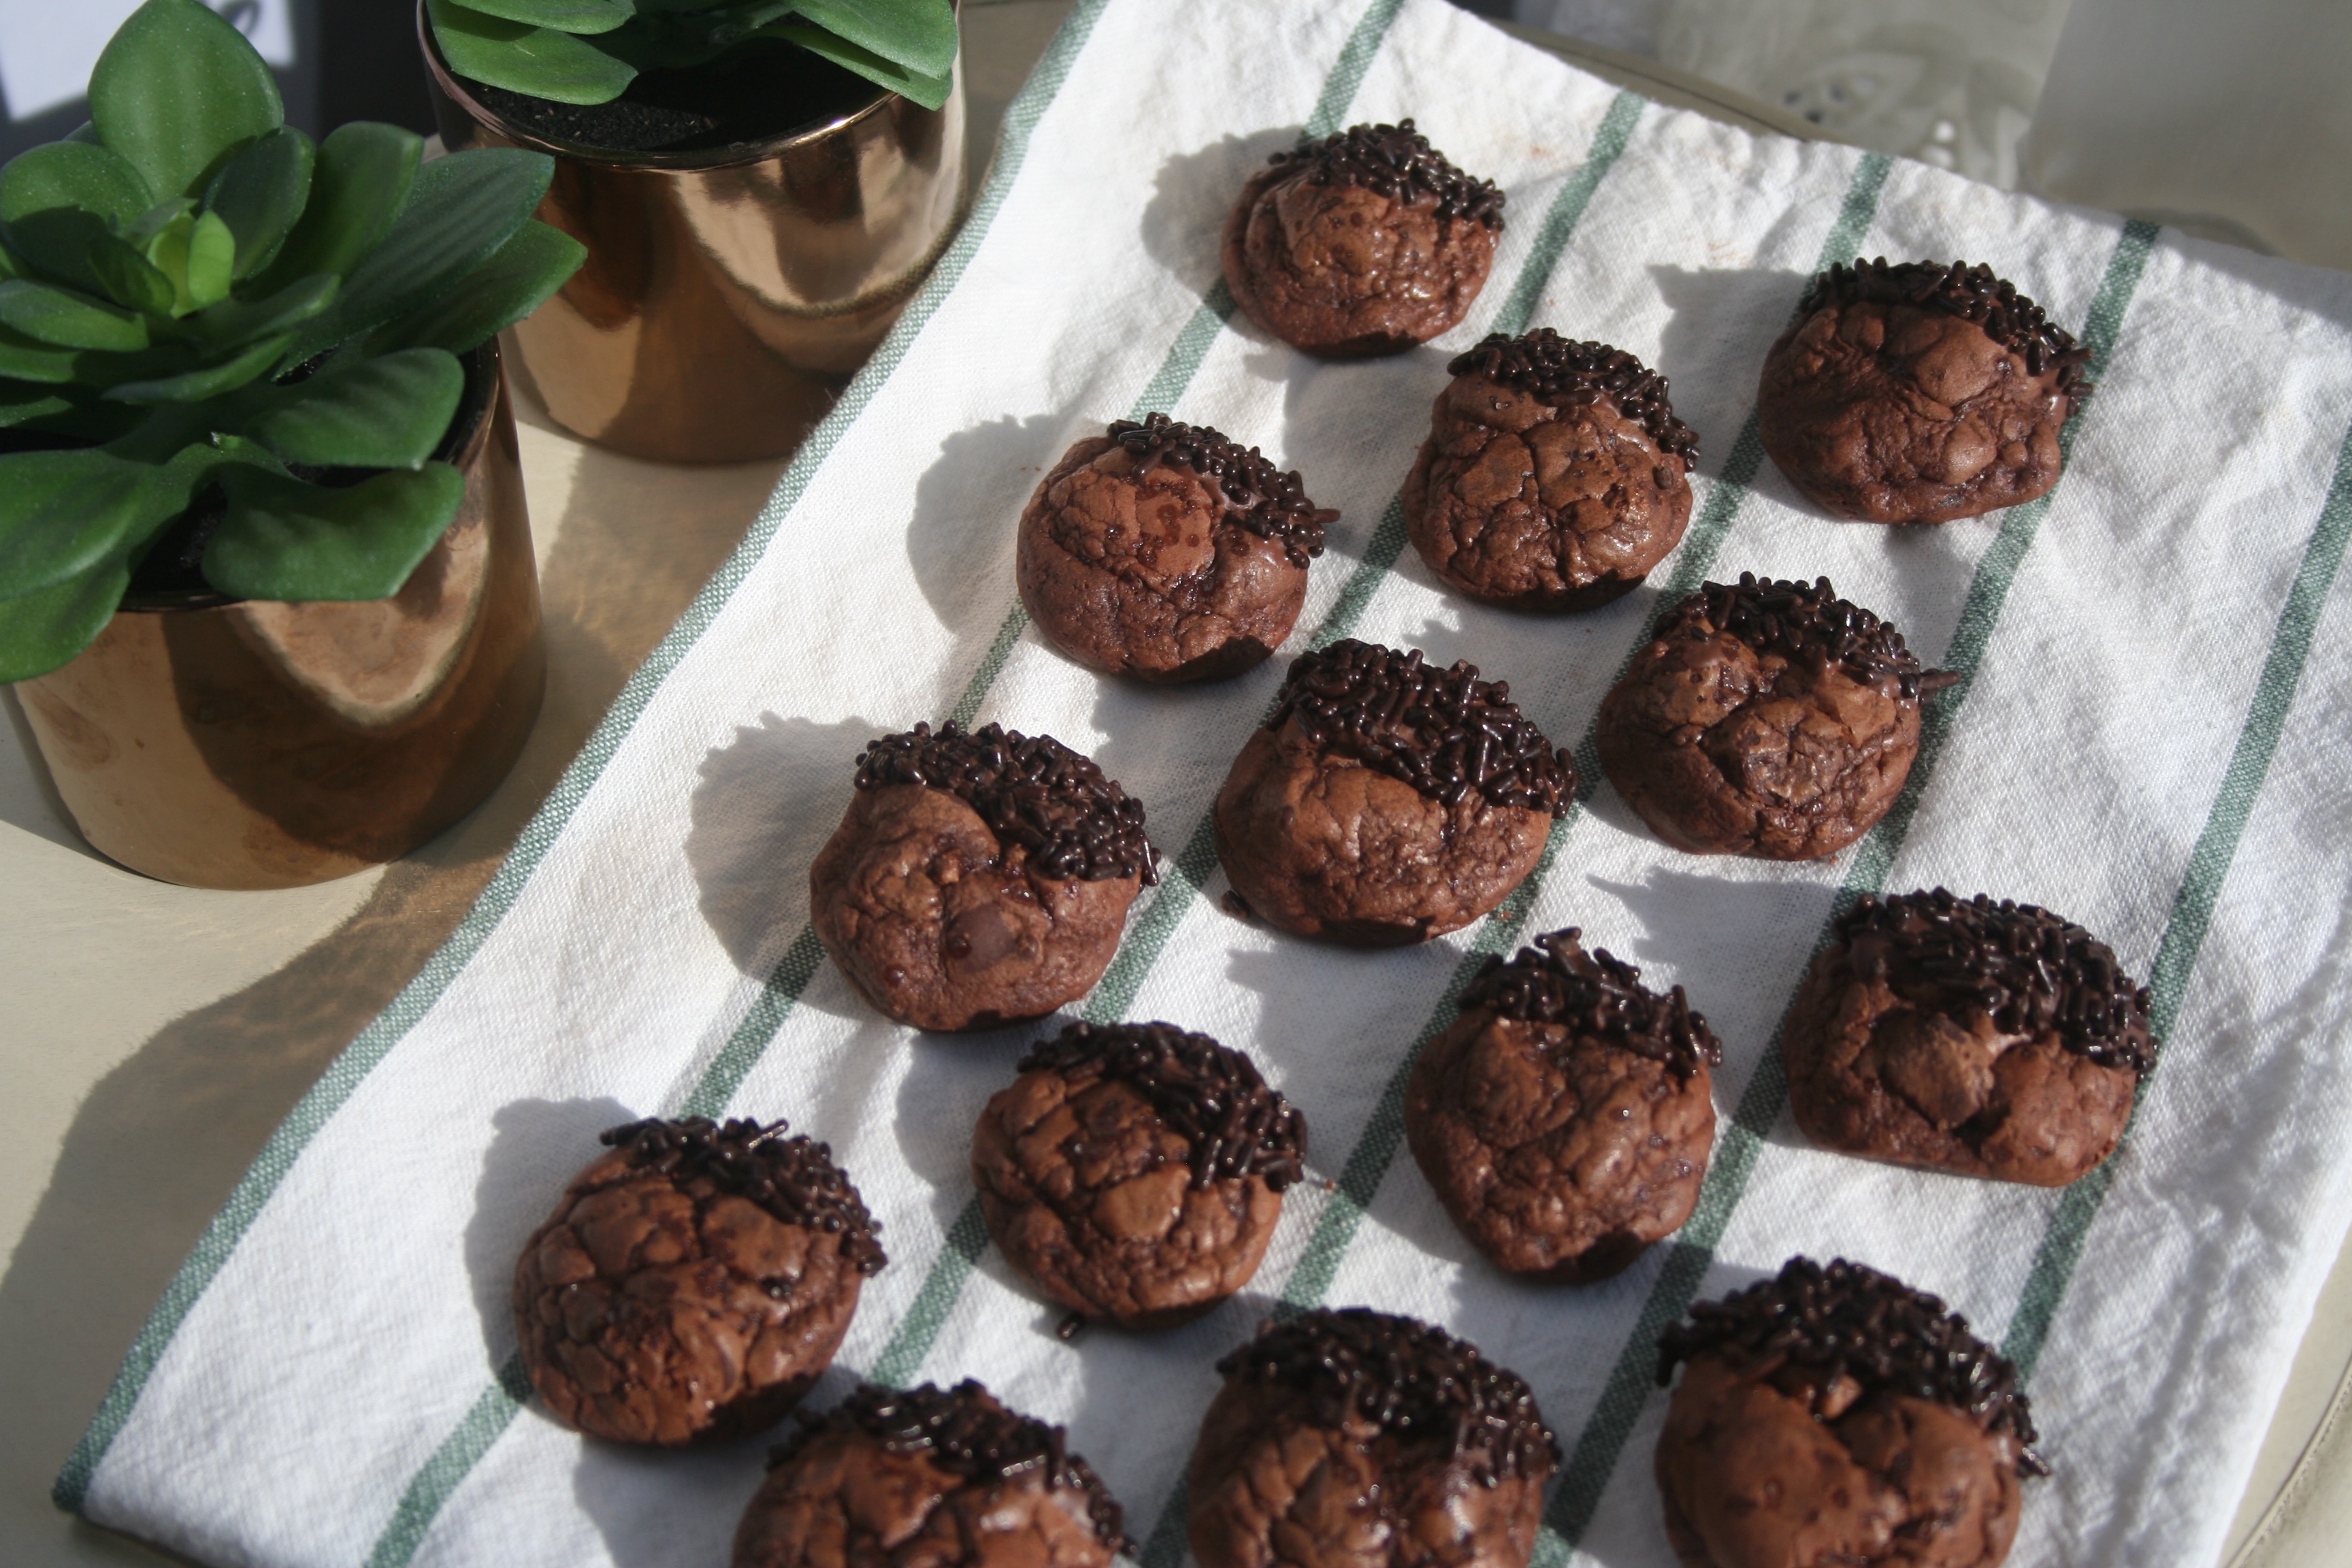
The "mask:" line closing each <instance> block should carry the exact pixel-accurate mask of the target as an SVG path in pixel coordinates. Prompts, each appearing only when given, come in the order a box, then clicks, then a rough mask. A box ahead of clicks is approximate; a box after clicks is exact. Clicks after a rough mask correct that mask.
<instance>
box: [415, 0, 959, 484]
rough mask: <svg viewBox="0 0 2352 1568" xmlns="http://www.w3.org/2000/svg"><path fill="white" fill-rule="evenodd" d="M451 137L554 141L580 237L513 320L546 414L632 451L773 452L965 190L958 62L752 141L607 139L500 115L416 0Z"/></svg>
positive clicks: (886, 309) (881, 311) (880, 316)
mask: <svg viewBox="0 0 2352 1568" xmlns="http://www.w3.org/2000/svg"><path fill="white" fill-rule="evenodd" d="M416 27H417V37H418V41H419V42H420V44H421V45H422V46H423V48H424V53H425V74H426V78H427V81H428V83H429V85H430V87H431V89H432V96H433V100H434V105H433V107H434V117H435V120H436V123H437V124H438V125H439V127H440V131H441V139H442V141H443V142H444V143H445V144H446V145H447V147H448V148H449V150H450V151H452V152H457V151H459V150H461V149H464V148H468V147H525V148H530V149H531V150H533V151H535V152H541V153H552V154H553V155H554V157H555V160H556V163H555V181H554V184H552V185H551V186H550V187H549V188H548V193H547V199H546V200H545V201H544V202H542V203H541V205H540V209H539V216H540V218H541V221H543V222H546V223H549V224H552V225H553V226H556V227H557V228H560V229H562V231H563V232H564V233H566V234H568V235H571V236H572V237H573V238H575V239H577V240H579V241H580V242H581V243H582V244H583V245H585V246H586V247H588V260H587V263H586V264H585V265H584V266H583V267H582V268H581V269H580V271H579V272H578V273H577V274H575V275H574V276H573V278H572V280H571V281H570V282H569V283H566V284H565V285H564V286H563V288H562V291H561V292H560V293H558V294H557V295H556V296H555V298H553V299H551V300H549V301H548V302H547V303H546V304H544V305H541V307H540V308H539V309H538V310H536V311H535V312H533V313H532V314H531V316H530V318H529V319H528V320H526V321H523V322H521V323H520V325H518V326H517V327H515V328H514V329H513V331H514V338H513V342H514V345H515V347H516V349H517V350H518V351H519V353H520V359H521V362H522V366H521V368H522V369H523V370H525V371H527V372H528V373H529V374H530V379H531V382H532V384H533V385H534V386H535V387H536V389H537V390H538V393H539V395H540V397H541V400H542V401H544V403H545V404H546V405H547V410H548V412H549V413H550V414H551V415H552V416H554V417H555V419H556V420H557V421H558V422H559V423H560V424H562V426H565V427H566V428H567V429H570V430H572V431H575V432H577V433H578V434H579V435H581V436H583V437H587V438H588V439H589V440H592V441H594V442H597V443H599V444H600V445H603V446H605V447H611V448H613V449H614V450H615V451H619V452H625V453H628V454H629V455H631V456H633V457H639V458H658V459H662V460H665V461H669V462H688V463H711V462H734V461H740V460H743V459H747V458H772V457H780V456H782V455H783V454H784V453H786V452H789V451H791V450H792V449H793V447H796V446H798V445H799V444H800V440H801V437H803V435H805V434H806V433H807V432H808V429H809V427H810V426H812V425H814V424H815V423H816V421H817V420H818V419H820V418H822V417H823V416H824V411H825V410H826V409H827V408H829V407H830V406H832V404H833V400H834V398H835V395H838V393H839V392H840V390H841V388H842V386H843V385H844V384H845V383H846V382H847V380H848V378H849V374H850V373H851V372H853V371H855V370H856V368H857V367H858V366H859V365H860V364H862V363H865V359H866V355H867V354H868V353H872V352H873V349H874V346H875V345H876V344H877V343H878V342H881V341H882V337H883V334H885V333H886V332H887V331H889V330H890V324H891V323H892V322H893V321H897V320H898V312H899V311H900V310H904V309H905V308H906V304H907V301H908V300H909V299H910V298H911V297H912V296H913V294H914V291H915V289H916V287H917V286H918V285H919V284H920V283H921V282H922V280H923V279H924V277H925V276H926V275H927V274H928V273H929V271H930V268H931V264H932V263H933V262H934V261H936V260H937V259H938V258H939V255H940V251H942V250H943V249H945V248H946V247H947V243H948V240H949V238H950V236H951V235H952V234H953V232H954V229H955V224H956V219H957V216H958V212H959V209H960V207H961V203H962V198H963V112H964V108H963V69H962V64H961V60H959V61H958V64H957V68H956V76H955V87H954V90H953V91H952V92H950V95H949V97H948V100H947V103H946V104H945V105H944V106H943V107H941V108H940V109H936V110H929V109H924V108H922V107H920V106H919V105H917V104H915V103H912V102H910V101H908V100H906V99H903V98H900V97H899V96H898V95H897V94H896V93H891V92H886V91H884V90H882V89H879V88H877V89H875V96H874V98H873V99H872V100H871V101H869V102H867V103H866V105H865V106H864V107H862V108H860V109H857V110H855V111H853V112H851V113H848V114H845V115H843V116H841V117H839V118H837V119H833V120H828V121H824V122H822V123H819V124H813V125H809V126H804V127H803V128H802V129H800V130H797V131H794V132H788V133H785V134H783V135H780V136H776V137H772V138H771V139H769V140H767V141H764V142H757V143H754V144H751V145H749V146H736V147H731V148H724V149H719V150H714V151H709V152H695V153H617V152H612V151H609V150H604V149H599V148H595V147H592V146H587V145H584V144H582V143H578V142H563V141H558V140H551V139H550V138H548V137H545V136H542V135H540V134H537V133H535V132H530V131H528V130H525V129H523V128H520V127H519V126H516V125H513V124H510V123H509V122H508V121H505V120H504V119H502V118H500V116H499V114H497V113H496V112H495V111H494V110H490V109H489V108H488V107H487V106H485V105H484V104H482V103H481V102H479V101H478V100H477V99H475V98H474V96H473V95H472V94H471V93H469V92H468V91H467V89H466V86H465V84H464V83H463V82H462V81H460V80H459V79H457V77H456V76H455V75H453V74H452V73H451V72H450V70H449V68H448V66H447V64H446V62H445V61H444V60H443V59H442V58H441V52H440V49H439V47H438V46H437V45H436V43H435V42H434V38H433V28H432V26H431V24H430V23H429V22H428V21H427V20H426V18H425V7H424V5H423V4H422V3H421V0H420V3H419V5H418V6H417V10H416Z"/></svg>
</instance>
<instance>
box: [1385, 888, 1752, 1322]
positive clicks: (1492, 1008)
mask: <svg viewBox="0 0 2352 1568" xmlns="http://www.w3.org/2000/svg"><path fill="white" fill-rule="evenodd" d="M1577 936H1578V932H1577V930H1576V928H1575V927H1574V926H1570V928H1569V929H1568V930H1566V931H1553V932H1551V933H1549V935H1546V936H1539V937H1538V938H1536V941H1535V945H1534V946H1533V947H1527V948H1521V949H1520V950H1519V955H1518V956H1517V958H1514V959H1512V960H1511V961H1510V962H1509V963H1505V962H1503V957H1502V955H1501V954H1500V953H1496V954H1494V955H1493V956H1491V957H1489V958H1488V959H1487V960H1486V967H1485V968H1484V969H1482V970H1480V971H1479V972H1478V974H1477V976H1476V977H1475V979H1473V980H1472V981H1471V982H1470V984H1468V985H1467V986H1466V987H1465V988H1464V990H1463V993H1462V1011H1461V1016H1459V1017H1457V1018H1455V1019H1454V1022H1453V1024H1452V1025H1451V1026H1448V1027H1447V1029H1446V1031H1445V1032H1444V1034H1442V1035H1440V1036H1438V1037H1437V1038H1435V1039H1434V1040H1432V1041H1431V1042H1430V1043H1429V1045H1428V1046H1427V1047H1425V1048H1424V1049H1423V1051H1422V1053H1421V1055H1420V1057H1419V1058H1417V1059H1416V1060H1415V1061H1414V1062H1413V1065H1412V1077H1411V1078H1410V1079H1407V1080H1406V1083H1405V1091H1404V1135H1405V1141H1406V1142H1407V1143H1408V1144H1410V1145H1411V1147H1412V1157H1413V1159H1414V1160H1415V1161H1416V1162H1417V1163H1419V1164H1420V1166H1421V1172H1422V1174H1423V1175H1424V1176H1427V1177H1428V1178H1429V1184H1430V1185H1431V1186H1433V1187H1434V1188H1436V1189H1437V1197H1438V1201H1439V1202H1440V1203H1442V1204H1444V1205H1445V1212H1446V1213H1447V1214H1448V1215H1451V1216H1452V1217H1453V1220H1454V1225H1455V1226H1458V1227H1459V1228H1460V1229H1461V1231H1462V1234H1463V1235H1465V1236H1466V1237H1469V1238H1470V1240H1471V1242H1472V1244H1473V1245H1474V1246H1475V1247H1477V1248H1478V1250H1479V1251H1481V1252H1483V1253H1485V1254H1486V1257H1487V1258H1488V1260H1489V1261H1491V1262H1492V1263H1493V1264H1494V1265H1495V1266H1496V1268H1503V1269H1507V1270H1508V1271H1510V1272H1511V1273H1513V1274H1524V1275H1528V1276H1530V1277H1532V1278H1534V1279H1540V1280H1543V1281H1546V1282H1548V1283H1575V1282H1580V1281H1583V1280H1588V1279H1607V1278H1609V1276H1611V1275H1612V1274H1615V1273H1617V1272H1618V1271H1619V1270H1620V1269H1622V1268H1624V1267H1625V1266H1626V1265H1627V1264H1629V1263H1631V1262H1633V1259H1634V1258H1638V1257H1640V1256H1641V1255H1642V1250H1643V1248H1644V1247H1648V1246H1649V1245H1650V1243H1652V1242H1654V1241H1656V1240H1657V1239H1658V1238H1659V1237H1664V1236H1670V1235H1672V1234H1673V1233H1674V1232H1675V1231H1676V1230H1679V1229H1680V1228H1681V1227H1682V1223H1683V1221H1685V1220H1686V1219H1688V1218H1689V1217H1690V1212H1691V1207H1692V1205H1695V1204H1696V1203H1697V1202H1698V1189H1699V1184H1700V1183H1702V1182H1704V1181H1706V1161H1707V1155H1708V1153H1709V1152H1711V1151H1712V1150H1713V1149H1714V1147H1715V1104H1714V1101H1713V1100H1711V1099H1710V1098H1709V1094H1710V1091H1711V1088H1712V1075H1711V1074H1710V1073H1709V1071H1708V1069H1709V1068H1712V1067H1715V1066H1717V1065H1719V1064H1720V1063H1721V1062H1722V1060H1723V1047H1722V1046H1721V1045H1720V1044H1718V1043H1717V1040H1716V1037H1715V1032H1714V1031H1713V1030H1711V1029H1709V1028H1708V1027H1707V1026H1706V1018H1705V1017H1704V1016H1701V1015H1699V1014H1697V1013H1694V1012H1692V1011H1691V1008H1690V1002H1689V1000H1688V998H1686V997H1685V996H1684V994H1683V988H1682V987H1681V986H1679V985H1677V986H1675V988H1674V990H1673V991H1671V992H1669V993H1668V994H1665V995H1664V996H1661V995H1659V994H1657V993H1656V992H1654V991H1652V990H1650V989H1648V988H1647V987H1646V986H1644V985H1643V984H1641V979H1642V972H1641V971H1640V970H1638V969H1636V968H1634V967H1633V965H1632V964H1630V963H1622V962H1621V961H1620V960H1618V959H1615V958H1612V957H1611V956H1610V954H1609V952H1608V950H1607V949H1605V948H1603V949H1600V950H1598V951H1595V952H1589V953H1588V952H1585V951H1584V949H1583V948H1582V946H1580V944H1579V943H1578V941H1577Z"/></svg>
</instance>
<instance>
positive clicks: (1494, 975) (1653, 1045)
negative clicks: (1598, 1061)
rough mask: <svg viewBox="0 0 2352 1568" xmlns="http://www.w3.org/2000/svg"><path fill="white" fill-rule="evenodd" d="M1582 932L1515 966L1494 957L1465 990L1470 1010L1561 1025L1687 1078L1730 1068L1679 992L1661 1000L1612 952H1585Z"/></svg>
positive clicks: (1554, 939)
mask: <svg viewBox="0 0 2352 1568" xmlns="http://www.w3.org/2000/svg"><path fill="white" fill-rule="evenodd" d="M1582 934H1583V933H1582V932H1581V931H1579V930H1578V929H1577V928H1576V927H1574V926H1570V927H1569V928H1568V929H1567V930H1565V931H1548V932H1546V933H1545V934H1544V935H1542V936H1539V937H1538V938H1536V940H1535V945H1534V946H1533V947H1523V948H1521V949H1519V952H1518V956H1517V957H1516V958H1514V959H1512V960H1511V961H1510V962H1509V963H1505V962H1504V961H1503V955H1502V954H1501V953H1499V952H1497V953H1492V954H1489V955H1488V957H1487V959H1486V965H1485V967H1483V968H1481V969H1480V970H1479V971H1478V973H1477V974H1476V975H1475V976H1474V977H1473V978H1472V980H1471V982H1470V984H1468V985H1466V986H1465V987H1463V990H1462V1011H1463V1012H1464V1013H1465V1014H1466V1013H1473V1012H1476V1011H1478V1010H1479V1009H1481V1008H1484V1009H1485V1010H1486V1011H1487V1012H1490V1013H1493V1014H1496V1015H1497V1016H1501V1017H1505V1018H1517V1019H1518V1020H1519V1021H1520V1022H1522V1023H1528V1024H1559V1025H1562V1026H1566V1027H1568V1028H1569V1029H1570V1030H1572V1031H1573V1032H1574V1033H1575V1034H1577V1035H1579V1036H1581V1037H1585V1038H1588V1039H1594V1040H1598V1041H1600V1042H1601V1044H1603V1045H1609V1046H1615V1047H1618V1048H1619V1049H1621V1050H1627V1051H1631V1052H1633V1054H1634V1055H1635V1056H1638V1057H1647V1058H1650V1059H1651V1060H1652V1061H1654V1062H1662V1063H1664V1065H1665V1068H1666V1070H1668V1071H1669V1072H1671V1073H1673V1074H1674V1075H1675V1077H1676V1078H1680V1079H1687V1078H1689V1077H1690V1076H1691V1074H1693V1073H1695V1072H1696V1071H1698V1065H1699V1063H1701V1062H1705V1063H1706V1065H1707V1066H1709V1067H1721V1066H1722V1065H1723V1045H1722V1042H1721V1041H1719V1040H1717V1038H1716V1037H1715V1031H1714V1030H1712V1029H1710V1028H1708V1027H1707V1026H1706V1015H1705V1014H1703V1013H1694V1012H1692V1011H1691V1005H1690V998H1689V997H1687V996H1685V995H1684V994H1683V988H1682V987H1681V986H1679V985H1677V986H1675V988H1674V989H1673V990H1672V991H1670V992H1668V993H1667V994H1665V995H1664V996H1661V995H1659V994H1657V993H1656V992H1654V991H1653V990H1651V989H1650V988H1649V987H1648V986H1646V985H1643V984H1642V972H1641V971H1640V970H1638V969H1636V968H1634V967H1633V965H1632V964H1630V963H1626V962H1625V961H1624V960H1622V959H1621V958H1617V957H1615V956H1614V955H1612V953H1611V952H1610V951H1609V950H1608V949H1607V948H1605V947H1602V948H1595V949H1594V950H1593V951H1591V952H1585V951H1584V947H1583V944H1582V943H1581V942H1580V941H1579V940H1578V939H1579V938H1580V937H1581V936H1582Z"/></svg>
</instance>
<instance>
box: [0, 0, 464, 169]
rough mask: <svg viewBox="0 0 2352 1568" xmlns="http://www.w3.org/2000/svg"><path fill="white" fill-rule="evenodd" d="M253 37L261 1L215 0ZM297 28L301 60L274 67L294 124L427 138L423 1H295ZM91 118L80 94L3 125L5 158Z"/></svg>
mask: <svg viewBox="0 0 2352 1568" xmlns="http://www.w3.org/2000/svg"><path fill="white" fill-rule="evenodd" d="M207 3H208V4H210V5H212V7H213V9H214V10H215V11H218V12H219V13H220V14H221V15H222V16H226V17H227V18H228V19H229V20H230V21H232V22H234V23H236V25H237V26H238V28H239V29H240V30H241V31H244V32H246V33H247V36H248V37H250V36H251V29H252V27H253V26H254V24H255V22H256V21H257V19H258V18H259V15H260V10H259V7H258V6H257V5H254V4H253V0H207ZM287 4H288V5H289V8H290V10H291V13H292V16H291V20H292V23H293V27H294V63H293V64H292V65H290V66H272V67H271V68H270V73H271V74H272V75H273V76H275V77H276V78H277V79H278V93H279V94H280V95H281V96H282V97H283V98H284V99H285V100H286V123H288V124H289V125H293V126H299V128H300V129H302V130H303V131H306V132H310V135H311V136H312V137H313V138H314V139H315V138H318V137H322V136H324V135H326V133H327V132H330V131H332V130H333V129H334V128H335V127H336V126H338V125H345V124H348V123H350V122H351V121H354V120H383V121H390V122H391V123H393V124H394V125H399V126H404V127H406V128H407V129H408V130H411V131H414V132H416V133H417V134H418V135H420V136H429V135H431V134H432V133H433V112H432V110H431V108H430V107H429V106H428V105H427V103H426V101H425V66H424V62H423V61H422V60H420V59H419V58H417V53H416V6H415V0H287ZM88 119H89V102H88V101H87V100H84V99H80V98H77V99H75V100H73V101H71V102H70V103H61V104H58V106H57V107H56V108H54V109H49V110H43V111H42V112H41V113H39V114H37V115H35V116H34V117H33V118H31V119H30V120H11V121H9V122H8V123H6V124H5V125H0V162H5V161H6V160H7V159H10V158H13V157H15V156H16V154H17V153H22V152H24V151H25V150H26V148H29V147H37V146H39V145H40V144H41V143H42V142H55V141H58V140H59V139H60V138H62V137H64V136H66V135H67V134H68V133H69V132H72V131H73V129H74V128H75V127H76V126H78V125H79V124H81V122H82V121H86V120H88Z"/></svg>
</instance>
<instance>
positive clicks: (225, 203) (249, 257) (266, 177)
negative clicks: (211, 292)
mask: <svg viewBox="0 0 2352 1568" xmlns="http://www.w3.org/2000/svg"><path fill="white" fill-rule="evenodd" d="M317 161H318V149H317V148H315V147H314V146H312V145H311V143H310V138H309V137H308V136H305V135H303V134H302V132H299V131H298V130H296V129H295V128H294V127H293V126H291V125H281V126H279V127H278V129H277V130H275V131H273V132H270V133H269V134H268V135H267V136H264V137H263V138H262V139H261V140H260V141H258V142H255V143H254V144H253V145H252V146H250V147H247V149H246V150H245V151H244V152H242V153H238V154H237V155H236V157H234V158H231V159H230V160H229V161H228V162H227V163H224V164H222V165H221V171H220V173H219V174H215V175H214V176H213V181H212V184H209V185H207V186H206V187H205V211H206V212H211V213H217V214H219V215H220V218H221V221H222V222H223V223H226V224H227V225H228V226H229V231H230V232H231V233H232V234H234V235H236V266H235V268H233V269H232V270H233V273H234V275H235V276H236V277H238V278H248V277H251V276H252V275H253V274H254V273H255V272H257V271H258V270H259V269H260V268H264V267H266V266H268V264H269V260H270V258H272V257H274V256H276V255H277V254H278V247H279V246H281V245H283V244H284V243H285V242H286V237H287V236H288V235H289V234H290V233H292V232H293V228H294V224H295V220H296V219H298V218H299V217H300V216H302V207H303V204H305V203H306V202H308V201H309V200H310V172H311V169H312V167H313V165H314V164H315V163H317Z"/></svg>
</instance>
